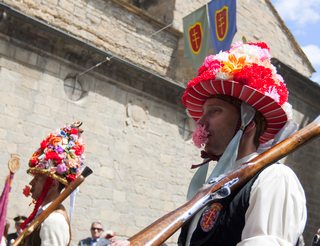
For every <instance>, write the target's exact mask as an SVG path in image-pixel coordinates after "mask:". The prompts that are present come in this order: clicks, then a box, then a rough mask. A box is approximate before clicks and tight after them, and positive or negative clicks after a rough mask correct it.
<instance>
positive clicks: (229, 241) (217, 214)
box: [178, 170, 262, 246]
mask: <svg viewBox="0 0 320 246" xmlns="http://www.w3.org/2000/svg"><path fill="white" fill-rule="evenodd" d="M261 171H262V170H261ZM261 171H260V172H261ZM260 172H259V173H258V174H257V175H256V176H255V177H253V178H252V179H251V180H250V181H249V182H248V183H247V184H246V185H245V186H244V187H242V189H241V190H240V191H239V192H238V193H236V194H231V195H230V196H229V197H228V198H227V199H225V200H223V201H221V202H219V203H213V204H211V205H209V206H208V207H207V209H206V210H205V211H204V212H203V213H202V215H201V217H200V219H199V222H198V225H197V228H196V230H195V231H194V233H193V235H192V238H191V242H190V246H200V245H201V246H209V245H210V246H212V245H215V246H219V245H221V246H229V245H230V246H231V245H236V244H237V243H238V242H240V241H241V233H242V230H243V228H244V225H245V213H246V211H247V208H248V206H249V198H250V191H251V186H252V185H253V183H254V181H255V180H256V179H257V177H258V175H259V174H260ZM189 223H190V222H189ZM189 223H187V224H186V225H184V226H183V227H182V229H181V233H180V236H179V239H178V245H179V246H184V245H185V242H186V238H187V235H188V229H189Z"/></svg>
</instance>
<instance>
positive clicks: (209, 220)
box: [200, 203, 223, 232]
mask: <svg viewBox="0 0 320 246" xmlns="http://www.w3.org/2000/svg"><path fill="white" fill-rule="evenodd" d="M222 208H223V206H222V205H221V204H220V203H213V204H212V205H211V206H210V207H208V208H207V209H206V210H205V211H204V212H203V214H202V218H201V221H200V226H201V229H202V230H203V231H204V232H208V231H210V230H211V229H212V228H213V226H214V224H215V223H216V221H217V218H218V216H219V213H220V211H221V210H222Z"/></svg>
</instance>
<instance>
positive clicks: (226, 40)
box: [208, 0, 237, 53]
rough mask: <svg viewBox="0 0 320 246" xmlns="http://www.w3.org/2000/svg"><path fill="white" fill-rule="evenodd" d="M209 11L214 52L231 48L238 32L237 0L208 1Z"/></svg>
mask: <svg viewBox="0 0 320 246" xmlns="http://www.w3.org/2000/svg"><path fill="white" fill-rule="evenodd" d="M208 13H209V21H210V35H211V41H212V43H213V48H214V52H215V53H219V52H220V51H225V50H228V49H230V46H231V43H232V39H233V37H234V35H235V33H236V32H237V23H236V0H212V1H211V2H210V3H208Z"/></svg>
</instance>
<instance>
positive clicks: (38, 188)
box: [29, 174, 47, 200]
mask: <svg viewBox="0 0 320 246" xmlns="http://www.w3.org/2000/svg"><path fill="white" fill-rule="evenodd" d="M46 179H47V176H46V175H43V174H36V175H34V177H33V179H32V180H31V181H30V183H29V184H30V186H31V190H30V192H31V197H32V198H33V199H35V200H37V199H38V198H39V197H40V195H41V192H42V190H43V187H44V184H45V182H46Z"/></svg>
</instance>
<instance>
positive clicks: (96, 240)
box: [78, 222, 113, 246]
mask: <svg viewBox="0 0 320 246" xmlns="http://www.w3.org/2000/svg"><path fill="white" fill-rule="evenodd" d="M103 231H104V230H103V226H102V224H101V223H100V222H92V224H91V227H90V232H91V237H87V238H85V239H82V240H80V241H79V243H78V246H105V245H109V244H110V243H111V242H110V240H109V239H106V238H104V237H103V236H102V234H103ZM110 235H111V234H110ZM110 235H109V236H110ZM107 236H108V234H107V235H106V237H107ZM112 237H113V236H112ZM109 238H110V237H109Z"/></svg>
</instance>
